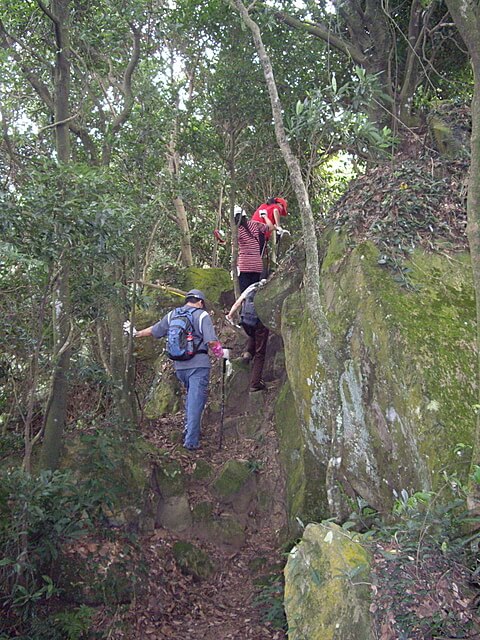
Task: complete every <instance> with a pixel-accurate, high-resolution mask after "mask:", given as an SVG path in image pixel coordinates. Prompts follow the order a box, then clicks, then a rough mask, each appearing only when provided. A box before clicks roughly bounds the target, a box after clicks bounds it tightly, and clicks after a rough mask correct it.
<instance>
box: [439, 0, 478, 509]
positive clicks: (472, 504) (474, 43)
mask: <svg viewBox="0 0 480 640" xmlns="http://www.w3.org/2000/svg"><path fill="white" fill-rule="evenodd" d="M446 4H447V7H448V9H449V11H450V14H451V16H452V18H453V19H454V21H455V24H456V26H457V29H458V30H459V31H460V34H461V36H462V38H463V40H464V42H465V44H466V45H467V48H468V51H469V53H470V56H471V58H472V66H473V76H474V83H475V85H474V93H473V100H472V136H471V141H470V153H471V155H470V173H469V180H468V195H467V219H468V224H467V236H468V242H469V245H470V258H471V262H472V270H473V284H474V288H475V296H476V305H477V352H478V356H477V357H478V362H477V365H478V367H477V378H478V380H477V384H478V393H479V404H480V5H479V4H478V2H469V1H467V0H446ZM477 465H480V411H479V410H478V409H477V429H476V438H475V444H474V450H473V457H472V469H475V467H476V466H477ZM468 506H469V509H470V510H471V511H472V512H474V513H475V514H477V515H480V484H479V483H475V482H472V483H471V486H470V494H469V500H468Z"/></svg>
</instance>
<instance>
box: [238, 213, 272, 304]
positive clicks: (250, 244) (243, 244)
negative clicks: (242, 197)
mask: <svg viewBox="0 0 480 640" xmlns="http://www.w3.org/2000/svg"><path fill="white" fill-rule="evenodd" d="M234 214H235V224H236V225H237V227H238V262H237V269H238V272H239V273H238V282H239V285H240V293H242V292H243V291H245V289H246V288H247V287H249V286H250V285H251V284H253V283H254V282H258V281H259V280H260V277H261V275H262V271H263V256H262V250H261V238H262V236H263V235H264V234H265V233H267V232H269V231H272V229H274V228H275V227H274V225H273V223H272V222H271V220H269V219H268V218H265V222H264V223H263V222H257V221H256V220H248V218H247V214H246V213H245V211H244V210H243V209H242V208H241V207H238V206H236V207H235V209H234Z"/></svg>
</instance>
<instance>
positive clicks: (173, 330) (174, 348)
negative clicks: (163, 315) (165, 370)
mask: <svg viewBox="0 0 480 640" xmlns="http://www.w3.org/2000/svg"><path fill="white" fill-rule="evenodd" d="M195 311H201V309H197V308H194V307H190V308H187V309H185V308H183V307H178V308H177V309H174V310H173V311H172V312H171V315H170V318H169V323H168V332H167V355H168V357H169V358H170V359H171V360H190V359H191V358H193V356H194V355H196V354H197V353H208V351H207V349H199V347H200V345H201V344H202V342H203V340H202V339H201V338H200V339H198V338H195V337H194V324H193V314H194V313H195ZM205 313H206V312H205Z"/></svg>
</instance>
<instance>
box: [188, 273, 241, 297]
mask: <svg viewBox="0 0 480 640" xmlns="http://www.w3.org/2000/svg"><path fill="white" fill-rule="evenodd" d="M183 286H184V289H185V291H189V290H190V289H200V290H201V291H203V293H204V294H205V296H206V298H207V300H208V301H209V302H212V303H215V304H216V303H218V302H219V301H220V297H221V295H222V293H224V292H225V291H228V290H230V289H232V288H233V283H232V279H231V277H230V273H229V272H228V271H225V269H213V268H208V269H202V268H201V267H188V269H186V271H185V280H184V283H183Z"/></svg>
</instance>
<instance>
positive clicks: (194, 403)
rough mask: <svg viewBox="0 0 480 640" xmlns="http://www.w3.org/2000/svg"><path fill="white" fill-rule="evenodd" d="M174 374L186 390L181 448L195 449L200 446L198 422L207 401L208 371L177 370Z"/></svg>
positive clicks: (206, 368)
mask: <svg viewBox="0 0 480 640" xmlns="http://www.w3.org/2000/svg"><path fill="white" fill-rule="evenodd" d="M175 373H176V375H177V378H178V379H179V380H180V382H182V383H183V385H184V386H185V388H186V390H187V399H186V401H185V439H184V442H183V446H184V447H189V448H196V447H198V446H199V444H200V422H201V420H202V413H203V409H204V407H205V403H206V401H207V393H208V380H209V378H210V369H209V368H208V367H200V368H197V369H178V370H177V371H175Z"/></svg>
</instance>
